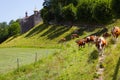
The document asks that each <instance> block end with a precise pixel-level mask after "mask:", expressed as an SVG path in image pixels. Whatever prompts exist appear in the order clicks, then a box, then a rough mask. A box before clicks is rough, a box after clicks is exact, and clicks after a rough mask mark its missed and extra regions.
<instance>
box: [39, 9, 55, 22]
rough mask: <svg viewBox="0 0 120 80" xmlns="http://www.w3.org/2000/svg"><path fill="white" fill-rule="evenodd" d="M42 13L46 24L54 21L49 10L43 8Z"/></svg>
mask: <svg viewBox="0 0 120 80" xmlns="http://www.w3.org/2000/svg"><path fill="white" fill-rule="evenodd" d="M40 13H41V17H42V19H43V21H44V23H48V22H49V21H50V20H53V13H52V12H51V11H49V9H48V8H43V9H42V10H41V12H40Z"/></svg>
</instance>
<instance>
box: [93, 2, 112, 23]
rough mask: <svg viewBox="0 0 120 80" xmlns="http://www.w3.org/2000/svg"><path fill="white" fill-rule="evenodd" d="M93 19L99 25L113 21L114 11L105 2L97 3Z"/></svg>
mask: <svg viewBox="0 0 120 80" xmlns="http://www.w3.org/2000/svg"><path fill="white" fill-rule="evenodd" d="M93 17H94V19H95V20H96V21H97V22H99V23H107V22H109V21H111V20H112V10H111V8H110V7H109V4H107V2H104V1H99V2H96V4H95V6H94V8H93Z"/></svg>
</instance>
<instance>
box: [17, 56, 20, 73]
mask: <svg viewBox="0 0 120 80" xmlns="http://www.w3.org/2000/svg"><path fill="white" fill-rule="evenodd" d="M19 68H20V65H19V59H18V58H17V70H18V71H19Z"/></svg>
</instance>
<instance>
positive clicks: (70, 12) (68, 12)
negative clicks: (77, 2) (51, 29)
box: [62, 4, 76, 22]
mask: <svg viewBox="0 0 120 80" xmlns="http://www.w3.org/2000/svg"><path fill="white" fill-rule="evenodd" d="M62 15H63V17H64V19H65V20H67V21H71V22H73V21H74V20H75V17H76V8H75V7H74V5H73V4H69V5H68V6H65V7H63V9H62Z"/></svg>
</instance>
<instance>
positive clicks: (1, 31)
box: [0, 22, 8, 43]
mask: <svg viewBox="0 0 120 80" xmlns="http://www.w3.org/2000/svg"><path fill="white" fill-rule="evenodd" d="M7 38H8V25H7V23H6V22H2V23H0V43H1V42H3V41H4V40H6V39H7Z"/></svg>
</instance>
